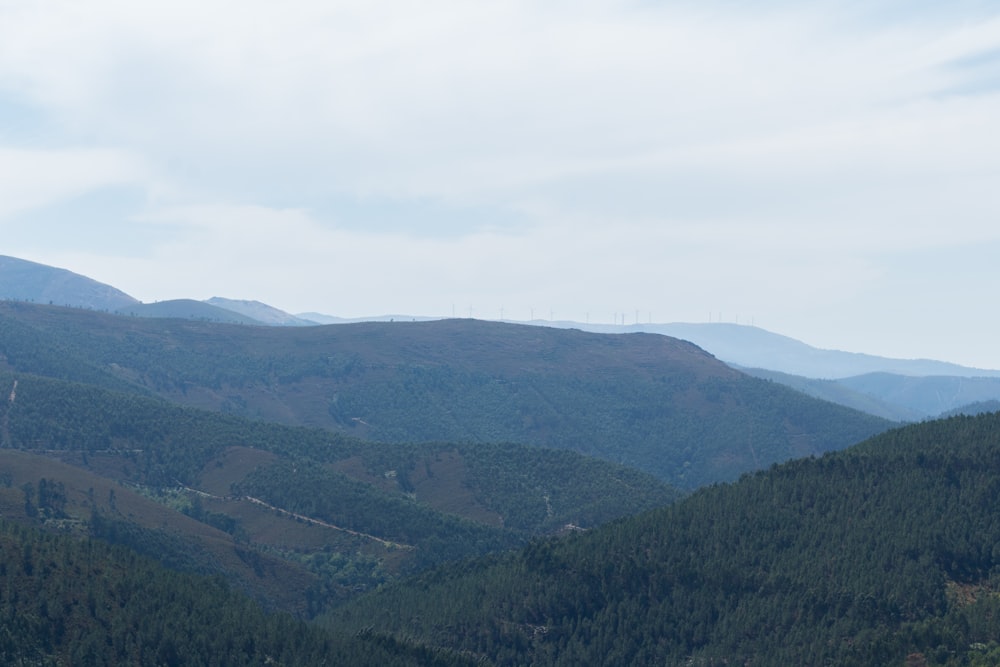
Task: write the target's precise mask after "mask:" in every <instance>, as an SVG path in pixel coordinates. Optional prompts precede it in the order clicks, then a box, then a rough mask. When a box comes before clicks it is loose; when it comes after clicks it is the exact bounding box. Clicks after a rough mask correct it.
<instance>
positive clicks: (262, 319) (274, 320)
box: [205, 296, 317, 327]
mask: <svg viewBox="0 0 1000 667" xmlns="http://www.w3.org/2000/svg"><path fill="white" fill-rule="evenodd" d="M205 303H207V304H209V305H212V306H218V307H219V308H225V309H226V310H231V311H232V312H234V313H239V314H240V315H245V316H246V317H250V318H253V320H254V321H256V322H259V323H261V324H268V325H271V326H283V327H287V326H294V327H303V326H315V325H316V324H317V323H316V322H312V321H310V320H307V319H303V318H301V317H296V316H294V315H289V314H288V313H286V312H285V311H283V310H278V309H277V308H274V307H273V306H269V305H267V304H266V303H261V302H260V301H248V300H245V299H224V298H222V297H220V296H213V297H212V298H211V299H208V300H206V301H205Z"/></svg>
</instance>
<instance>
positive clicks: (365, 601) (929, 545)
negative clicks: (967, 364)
mask: <svg viewBox="0 0 1000 667" xmlns="http://www.w3.org/2000/svg"><path fill="white" fill-rule="evenodd" d="M998 544H1000V414H997V413H993V414H988V415H983V416H979V417H955V418H951V419H948V420H944V421H939V422H931V423H924V424H920V425H915V426H910V427H906V428H903V429H899V430H895V431H891V432H889V433H886V434H884V435H881V436H878V437H876V438H873V439H872V440H870V441H868V442H866V443H864V444H862V445H860V446H857V447H854V448H851V449H849V450H847V451H844V452H840V453H834V454H829V455H826V456H823V457H822V458H818V459H804V460H799V461H795V462H792V463H788V464H785V465H782V466H778V467H775V468H773V469H771V470H769V471H766V472H762V473H758V474H754V475H752V476H748V477H746V478H744V479H742V480H740V481H739V482H737V483H735V484H732V485H725V486H716V487H712V488H709V489H704V490H702V491H699V492H697V493H695V494H693V495H692V496H691V497H690V498H688V499H686V500H684V501H682V502H680V503H676V504H674V505H672V506H671V507H668V508H665V509H662V510H656V511H653V512H651V513H647V514H645V515H642V516H639V517H636V518H632V519H625V520H622V521H620V522H616V523H613V524H609V525H606V526H603V527H600V528H598V529H595V530H593V531H590V532H588V533H585V534H577V535H572V536H569V537H567V538H564V539H558V540H546V541H540V542H536V543H534V544H532V545H531V546H530V547H528V548H526V549H525V550H523V551H521V552H519V553H517V554H515V555H510V556H503V557H499V558H495V559H491V560H487V561H479V562H478V563H474V564H469V565H467V566H465V567H464V568H455V567H452V568H449V569H446V570H445V569H442V570H436V571H433V572H431V573H428V574H425V575H422V576H420V577H418V578H417V579H416V580H414V581H412V582H409V583H406V584H404V585H400V586H394V587H390V588H387V589H385V590H383V591H380V592H378V593H376V594H373V595H371V596H368V597H365V598H362V599H360V600H359V601H357V602H356V603H355V604H352V605H350V606H348V607H347V608H344V609H342V610H340V611H339V612H338V613H337V614H336V615H335V616H333V617H331V618H332V619H335V620H334V621H333V622H335V623H336V624H337V625H338V626H340V627H343V626H345V625H346V626H347V627H352V626H353V627H364V628H368V629H369V632H372V633H376V634H386V635H388V636H398V637H404V636H405V637H411V638H417V639H419V640H422V641H427V642H430V643H432V644H434V645H439V646H447V647H451V648H455V649H460V650H463V651H467V652H469V653H470V654H472V655H475V656H479V657H481V658H482V659H483V661H484V664H497V665H525V664H533V665H580V664H604V665H637V664H642V665H650V664H668V665H682V664H683V665H720V666H721V665H732V664H743V665H899V666H901V667H902V666H903V665H987V664H988V665H993V664H997V662H998V660H1000V643H998V642H1000V593H998V591H1000V549H998V547H997V545H998Z"/></svg>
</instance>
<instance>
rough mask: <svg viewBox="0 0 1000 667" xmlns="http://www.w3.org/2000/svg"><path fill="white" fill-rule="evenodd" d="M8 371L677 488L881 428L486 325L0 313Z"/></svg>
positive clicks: (653, 343) (756, 391)
mask: <svg viewBox="0 0 1000 667" xmlns="http://www.w3.org/2000/svg"><path fill="white" fill-rule="evenodd" d="M0 328H3V329H6V330H7V331H8V334H7V335H6V336H5V338H4V340H3V341H0V344H2V345H3V346H4V349H0V352H3V353H4V354H5V356H6V360H7V361H6V363H7V364H8V366H9V367H10V368H12V369H16V370H19V371H22V372H28V373H37V374H41V375H49V376H52V377H60V378H62V379H67V380H77V381H79V380H81V379H84V380H85V381H87V382H90V383H97V384H100V385H101V386H106V387H107V388H113V389H121V388H123V387H124V386H129V387H133V388H134V389H135V391H140V392H143V393H153V394H156V395H159V396H161V397H163V398H166V399H169V400H170V401H173V402H176V403H180V404H184V405H189V406H192V407H200V408H207V409H212V410H217V411H222V412H230V413H235V414H240V415H243V416H247V417H254V418H258V419H265V420H270V421H278V422H283V423H286V424H293V425H303V426H312V427H321V428H326V429H330V430H334V431H338V432H342V433H349V434H352V435H355V436H358V437H363V438H366V439H370V440H377V441H381V442H400V441H407V442H419V441H450V442H479V443H487V442H516V443H521V444H527V445H533V446H539V447H548V448H559V449H571V450H574V451H577V452H580V453H583V454H587V455H590V456H596V457H598V458H602V459H605V460H607V461H611V462H614V463H620V464H624V465H627V466H630V467H634V468H638V469H640V470H643V471H645V472H648V473H651V474H654V475H656V476H657V477H659V478H660V479H662V480H664V481H666V482H668V483H670V484H672V485H674V486H678V487H680V488H686V489H692V488H696V487H697V486H700V485H703V484H706V483H712V482H716V481H722V480H730V479H735V478H737V477H738V476H739V475H740V474H742V473H743V472H746V471H749V470H754V469H758V468H761V467H765V466H768V465H770V464H771V463H774V462H777V461H783V460H787V459H789V458H794V457H797V456H805V455H809V454H817V453H821V452H824V451H828V450H832V449H840V448H843V447H846V446H848V445H850V444H853V443H854V442H857V441H859V440H861V439H863V438H865V437H867V436H869V435H872V434H873V433H876V432H878V431H881V430H885V429H886V428H888V427H889V426H890V424H889V422H886V421H885V420H880V419H877V418H874V417H871V416H869V415H865V414H862V413H860V412H857V411H853V410H849V409H846V408H843V407H840V406H836V405H833V404H830V403H826V402H823V401H819V400H816V399H813V398H809V397H807V396H805V395H803V394H801V393H798V392H795V391H792V390H790V389H787V388H785V387H783V386H781V385H778V384H775V383H771V382H766V381H763V380H758V379H756V378H751V377H749V376H747V375H745V374H743V373H740V372H739V371H736V370H734V369H732V368H730V367H729V366H727V365H725V364H723V363H721V362H720V361H718V360H717V359H715V358H714V357H712V356H711V355H709V354H707V353H706V352H704V351H703V350H701V349H700V348H698V347H695V346H694V345H692V344H690V343H687V342H683V341H679V340H677V339H673V338H668V337H666V336H661V335H653V334H631V335H626V336H612V335H604V334H594V333H588V332H582V331H575V330H561V329H548V328H542V327H531V326H524V325H514V324H505V323H496V322H482V321H478V320H442V321H434V322H369V323H361V324H351V325H330V326H323V327H258V326H239V325H227V324H219V323H212V322H203V321H192V320H172V319H162V320H148V319H144V318H128V317H120V316H112V315H105V314H102V313H94V312H86V311H79V310H72V309H60V308H52V307H42V306H33V305H30V304H6V305H4V304H0Z"/></svg>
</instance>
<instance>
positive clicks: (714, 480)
mask: <svg viewBox="0 0 1000 667" xmlns="http://www.w3.org/2000/svg"><path fill="white" fill-rule="evenodd" d="M2 266H7V267H8V268H10V267H11V266H13V270H12V274H11V275H15V276H18V278H17V284H18V285H21V286H22V287H18V291H17V295H16V296H13V294H14V289H13V288H11V289H10V290H9V292H10V293H11V295H12V296H11V297H10V298H9V299H7V300H5V301H2V302H0V396H3V398H2V399H0V516H2V518H0V572H2V574H3V578H2V584H3V586H2V589H0V662H2V663H4V664H39V665H56V664H95V665H97V664H181V663H186V664H219V665H230V664H231V665H267V664H302V665H313V664H316V665H319V664H330V662H331V661H332V662H334V663H336V664H352V665H379V666H380V667H393V666H394V665H401V666H407V667H409V666H410V665H441V666H442V667H447V666H449V665H472V664H478V665H512V666H513V665H523V664H536V665H578V664H606V665H644V664H678V665H680V664H687V665H711V666H715V665H718V666H719V667H721V666H722V665H728V664H759V665H770V664H775V665H778V664H831V665H832V664H836V665H873V664H879V665H884V664H888V665H904V664H905V665H907V666H918V665H925V666H941V667H943V666H945V665H988V664H998V662H1000V621H998V619H1000V597H998V596H997V594H996V591H997V590H998V589H1000V588H998V587H1000V583H998V582H1000V552H998V550H997V548H996V544H997V543H998V542H1000V528H998V526H1000V523H998V521H997V520H996V518H997V517H998V516H1000V511H998V507H997V499H998V498H1000V487H998V484H1000V483H998V481H997V480H998V479H1000V448H998V444H997V438H996V433H997V432H998V431H1000V423H998V419H1000V417H998V413H993V412H989V413H986V414H982V415H979V416H976V417H970V416H965V415H960V416H955V417H951V418H948V419H945V420H938V421H928V422H924V423H919V424H914V425H910V426H907V427H904V428H894V424H893V423H892V422H890V421H887V420H886V419H882V418H878V417H875V416H872V415H871V414H867V413H866V412H863V411H859V410H856V409H850V408H847V407H844V406H842V405H837V404H834V403H831V402H829V401H827V400H820V399H817V398H814V397H810V396H808V395H806V393H804V391H802V390H793V389H792V388H790V387H787V386H785V385H786V384H790V383H801V384H802V386H803V387H804V388H805V389H810V387H811V389H810V390H811V391H813V392H824V391H825V392H827V393H829V394H841V395H847V394H850V395H851V397H852V400H859V399H858V397H862V396H865V395H867V394H864V393H863V392H881V393H883V394H889V395H894V393H895V394H912V396H906V397H904V398H905V399H906V400H911V401H913V400H916V398H920V400H924V401H925V402H924V404H923V406H924V408H923V409H934V407H935V405H936V404H932V403H927V402H926V394H927V393H928V391H930V389H929V387H936V390H938V391H940V390H941V387H942V385H940V384H937V385H933V384H928V383H932V382H933V383H940V382H946V383H947V382H950V383H952V385H950V386H948V387H949V390H950V391H951V392H952V393H953V394H954V395H955V396H956V398H957V399H961V400H966V399H973V398H976V397H978V396H979V395H980V393H987V392H986V391H983V392H979V391H978V389H979V388H978V385H979V384H980V381H982V382H983V383H985V381H987V380H992V379H993V378H988V377H958V376H903V375H899V374H890V373H883V374H880V373H864V374H862V375H858V376H848V377H838V378H835V379H830V378H827V379H816V378H811V379H810V378H803V377H791V376H787V377H784V379H783V381H778V379H777V378H780V377H783V374H781V373H778V372H777V371H767V370H761V369H757V370H753V369H750V370H751V372H753V373H755V374H758V375H762V376H767V375H768V374H770V377H766V378H765V377H754V376H753V375H751V374H749V373H748V372H745V371H747V370H748V369H745V368H744V369H742V370H741V369H740V368H737V367H736V366H737V364H736V363H735V362H733V361H730V362H729V363H728V364H727V363H723V361H721V360H720V358H717V357H716V356H713V355H712V354H710V353H708V352H706V351H705V350H703V349H702V348H700V347H698V346H696V345H695V344H693V343H691V342H688V341H685V340H681V339H679V338H676V337H671V336H668V335H664V334H662V333H645V332H630V333H624V332H618V333H617V334H616V335H611V334H609V333H599V332H590V331H583V330H580V328H579V327H566V328H558V327H552V326H528V325H524V324H514V323H504V322H485V321H477V320H471V319H460V320H437V321H414V320H416V319H417V318H400V317H395V316H393V317H388V318H385V321H379V322H358V323H339V324H332V325H319V324H317V325H306V323H303V322H296V321H293V320H290V319H288V318H286V317H285V316H284V315H283V314H281V313H280V311H279V312H275V311H274V309H271V308H270V307H268V306H265V305H264V304H258V303H256V302H233V301H229V300H224V299H214V300H212V301H213V302H212V303H207V302H199V301H191V300H183V299H180V300H176V301H167V302H160V303H157V304H139V303H136V302H129V303H126V304H125V305H124V306H122V307H119V308H111V307H110V306H111V304H110V302H104V305H105V306H107V307H101V303H102V302H100V301H99V300H96V301H95V300H93V299H94V297H93V296H91V297H88V298H91V299H92V300H91V301H89V302H87V303H84V302H83V301H81V300H77V301H73V300H72V299H69V298H68V295H69V291H72V290H69V287H66V286H67V285H68V286H70V287H72V289H75V290H77V294H78V296H79V294H84V293H87V294H91V295H93V294H95V293H96V294H105V293H108V294H112V295H114V294H115V292H113V291H112V292H107V290H106V289H105V288H106V286H104V287H100V288H95V286H94V285H93V284H91V283H92V281H88V280H87V279H83V278H82V277H80V279H79V280H78V279H77V278H75V277H73V276H72V275H71V276H68V277H67V276H66V275H64V274H60V272H59V271H58V270H54V269H49V268H48V267H41V266H39V265H34V266H27V267H25V266H24V265H23V264H20V263H19V262H18V261H13V262H11V261H6V262H4V263H3V264H0V267H2ZM5 275H7V274H4V273H3V272H2V271H0V285H2V284H4V283H3V278H4V277H5ZM39 276H42V277H43V278H44V276H48V278H49V279H51V280H56V279H58V281H61V284H62V285H63V287H62V288H60V289H64V290H69V291H63V292H56V291H49V292H48V294H49V296H50V297H51V298H49V299H46V300H41V299H40V298H39V296H38V294H41V293H42V292H41V291H40V290H42V289H45V286H46V285H51V284H53V283H52V282H51V280H49V282H46V280H45V279H42V278H40V277H39ZM12 284H13V282H12ZM24 285H30V286H31V287H30V289H25V288H23V286H24ZM32 290H35V291H32ZM79 298H82V297H79ZM63 299H66V301H65V303H60V301H61V300H63ZM50 301H51V303H49V302H50ZM147 306H148V308H147ZM258 318H263V319H258ZM264 319H267V320H269V323H267V324H265V322H264V321H263V320H264ZM300 319H308V318H300ZM310 321H312V322H315V321H316V319H311V320H310ZM276 324H286V325H289V326H275V325H276ZM293 325H294V326H293ZM745 333H747V332H746V331H742V330H740V331H737V332H736V335H742V334H745ZM750 334H752V335H754V336H758V335H759V332H758V331H751V332H750ZM765 334H766V332H765ZM899 378H904V379H905V380H906V381H908V382H912V383H913V384H910V385H900V384H899V382H900V380H899ZM848 383H854V385H853V387H848V386H847V384H848ZM945 386H947V385H945ZM921 397H922V398H921ZM860 400H863V399H860ZM882 407H883V408H886V407H887V406H885V405H883V406H882ZM888 407H891V406H888ZM995 407H996V403H991V402H990V400H989V399H983V400H980V401H978V402H977V403H975V404H973V405H970V406H969V409H970V410H973V409H974V410H975V411H980V410H983V411H988V410H993V409H995Z"/></svg>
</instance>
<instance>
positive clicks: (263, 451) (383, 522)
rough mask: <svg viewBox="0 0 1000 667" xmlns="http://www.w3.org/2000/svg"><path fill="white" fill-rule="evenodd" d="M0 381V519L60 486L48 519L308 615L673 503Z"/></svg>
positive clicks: (498, 447) (541, 453)
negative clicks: (3, 488)
mask: <svg viewBox="0 0 1000 667" xmlns="http://www.w3.org/2000/svg"><path fill="white" fill-rule="evenodd" d="M0 387H2V393H3V395H4V396H5V397H6V398H5V401H4V403H3V404H2V408H0V437H2V443H3V446H4V447H5V448H6V450H0V472H4V473H5V474H7V475H8V476H11V475H13V477H12V479H13V480H14V483H13V486H14V488H13V489H12V490H11V491H10V492H9V493H12V494H13V496H12V498H10V499H8V506H9V508H10V509H9V512H15V513H17V514H18V515H24V516H25V518H32V517H33V516H34V515H30V514H29V513H27V512H26V511H25V510H24V509H22V508H24V507H27V506H29V505H31V504H32V503H34V504H36V505H38V504H39V503H40V501H39V500H37V499H34V500H33V498H35V496H34V495H32V493H34V492H32V493H29V492H28V491H26V490H25V489H26V488H27V487H28V486H31V487H33V488H36V489H37V488H40V487H41V486H42V485H44V484H49V485H50V486H51V485H52V484H54V483H57V484H60V485H62V488H64V489H65V495H66V496H67V498H68V502H64V507H62V508H61V509H60V512H62V513H63V514H66V515H67V516H61V517H58V518H60V519H72V520H73V521H71V522H70V524H68V525H69V526H70V527H75V528H76V529H77V530H78V532H83V533H85V534H90V535H95V536H99V537H104V538H106V539H110V540H112V541H116V542H119V543H122V544H127V545H128V546H131V547H133V548H135V549H137V550H139V551H141V552H143V553H148V554H151V555H156V556H157V557H160V558H161V559H162V560H164V561H166V562H171V563H172V564H175V565H177V566H178V567H182V568H184V569H190V570H193V571H198V572H212V573H218V574H222V575H224V576H226V577H228V578H229V579H230V580H232V581H233V582H235V583H237V584H238V585H239V586H241V587H242V588H244V589H245V590H247V591H248V592H250V593H252V594H254V595H255V596H256V597H258V598H260V599H263V600H267V601H268V602H269V603H270V604H272V605H276V606H279V607H281V608H284V609H289V610H292V611H296V612H297V613H303V614H312V613H315V612H316V611H317V610H319V609H321V608H323V607H325V606H328V605H330V604H335V603H336V602H337V601H339V600H341V599H344V598H347V597H350V596H351V595H354V594H356V593H357V592H358V591H360V590H364V589H366V588H369V587H372V586H375V585H378V584H380V583H382V582H384V581H386V580H389V579H393V578H395V577H398V576H401V575H403V574H406V573H411V572H415V571H418V570H420V569H422V568H424V567H427V566H429V565H435V564H439V563H442V562H445V561H448V560H452V559H458V558H463V557H468V556H471V555H476V554H483V553H487V552H492V551H498V550H504V549H509V548H511V547H514V546H516V545H520V544H523V543H524V542H525V541H526V540H527V539H528V538H530V537H531V536H534V535H542V534H550V533H554V532H557V531H559V530H564V529H566V527H567V526H575V527H580V528H583V527H592V526H595V525H598V524H600V523H602V522H605V521H608V520H611V519H614V518H616V517H621V516H625V515H629V514H634V513H635V512H639V511H642V510H645V509H650V508H652V507H657V506H662V505H664V504H668V503H670V502H672V501H673V500H675V499H676V498H677V497H678V495H679V494H678V493H677V492H676V491H675V490H673V489H670V488H669V487H667V486H666V485H664V484H663V483H662V482H659V481H657V480H656V479H655V478H653V477H651V476H649V475H645V474H643V473H640V472H637V471H635V470H631V469H628V468H624V467H622V466H617V465H614V464H610V463H606V462H602V461H598V460H596V459H589V458H587V457H584V456H582V455H579V454H576V453H574V452H569V451H557V450H544V449H540V448H533V447H527V446H524V445H502V444H495V445H468V444H455V443H439V444H433V443H432V444H424V445H410V444H404V445H391V444H385V443H380V444H375V443H367V442H363V441H360V440H357V439H354V438H351V437H347V436H343V435H338V434H335V433H331V432H328V431H323V430H318V429H305V428H296V427H289V426H282V425H277V424H268V423H264V422H259V421H252V420H247V419H244V418H241V417H237V416H234V415H224V414H219V413H212V412H206V411H201V410H196V409H193V408H183V407H179V406H175V405H171V404H169V403H167V402H165V401H162V400H159V399H153V398H149V397H142V396H137V395H134V394H123V393H117V392H109V391H106V390H102V389H98V388H95V387H90V386H86V385H81V384H75V383H68V382H64V381H59V380H51V379H47V378H39V377H34V376H25V375H16V376H15V375H8V374H2V373H0ZM16 450H22V451H16ZM31 453H34V454H36V456H34V457H31V458H29V459H25V458H24V457H25V456H27V455H28V454H31ZM15 454H16V455H18V456H20V457H21V458H13V457H14V455H15ZM37 454H41V455H44V456H37ZM122 485H124V486H122ZM95 490H96V491H95ZM134 492H138V493H139V494H142V495H137V494H136V493H134ZM109 495H116V496H117V503H116V505H115V506H114V507H111V506H110V503H109V501H108V500H107V498H108V497H109ZM154 500H155V501H156V502H155V503H154V502H153V501H154ZM150 506H153V507H155V508H157V509H156V510H155V511H154V509H151V508H150ZM36 514H37V513H36ZM7 515H8V516H10V515H11V514H9V513H8V514H7ZM40 518H42V519H44V518H46V517H44V516H42V517H40ZM74 522H75V523H74ZM64 523H65V522H60V525H62V524H64ZM208 528H211V531H210V533H206V529H208ZM164 532H165V533H166V535H164V534H162V533H164ZM196 554H201V555H200V556H197V557H196V558H195V557H194V556H193V555H196ZM248 562H249V563H250V565H251V566H252V567H247V563H248Z"/></svg>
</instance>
